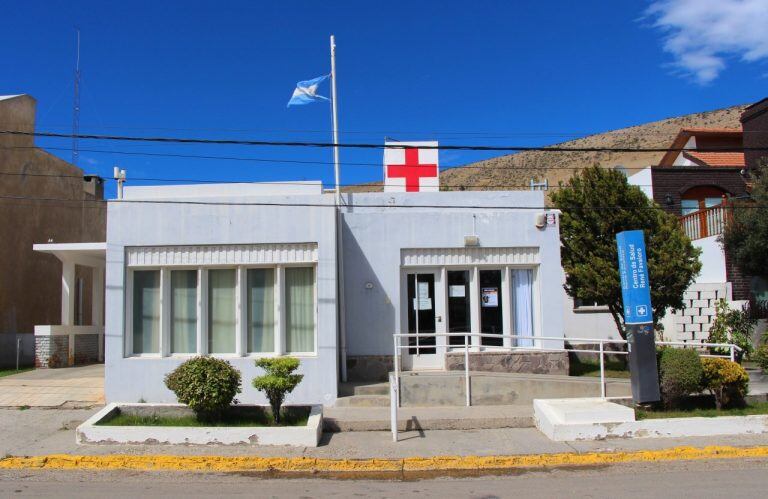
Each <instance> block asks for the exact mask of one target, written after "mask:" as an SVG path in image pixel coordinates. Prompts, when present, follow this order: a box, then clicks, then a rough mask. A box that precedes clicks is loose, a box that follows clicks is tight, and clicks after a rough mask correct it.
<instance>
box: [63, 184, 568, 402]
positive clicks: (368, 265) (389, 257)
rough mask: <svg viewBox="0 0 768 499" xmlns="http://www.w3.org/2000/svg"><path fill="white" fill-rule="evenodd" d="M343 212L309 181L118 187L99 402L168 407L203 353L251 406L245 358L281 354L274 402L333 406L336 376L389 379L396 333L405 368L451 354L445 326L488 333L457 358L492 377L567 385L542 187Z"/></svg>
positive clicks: (453, 347) (346, 202) (383, 202)
mask: <svg viewBox="0 0 768 499" xmlns="http://www.w3.org/2000/svg"><path fill="white" fill-rule="evenodd" d="M341 204H342V207H341V209H340V210H337V209H336V207H335V201H334V195H333V194H332V193H325V192H323V189H322V185H321V183H320V182H303V183H296V184H292V185H285V184H219V185H203V186H201V185H177V186H151V187H150V186H147V187H144V186H142V187H125V189H124V195H123V198H122V199H120V200H113V201H110V202H109V208H108V216H107V241H106V244H105V245H102V246H100V247H101V248H102V252H103V253H102V254H103V255H104V258H105V286H104V287H105V302H104V303H105V308H104V317H105V325H104V348H105V355H104V357H105V373H106V374H105V376H106V378H105V398H106V401H107V402H136V401H140V400H143V401H147V402H175V396H174V394H173V393H172V392H170V391H169V390H168V389H167V388H166V387H165V384H164V382H163V379H164V377H165V375H166V374H168V373H169V372H170V371H172V370H173V369H174V368H175V367H177V366H178V365H179V364H181V363H182V362H183V361H184V360H185V359H189V358H191V357H193V356H195V355H200V354H203V355H214V356H217V357H221V358H225V359H227V360H229V361H230V362H231V363H232V364H233V365H234V366H235V367H236V368H237V369H239V370H240V371H241V373H242V375H243V392H242V393H241V394H240V395H239V396H238V400H240V401H241V402H242V403H264V402H265V399H264V397H263V395H262V394H260V393H259V392H257V391H256V390H255V389H254V388H253V387H252V386H251V379H252V378H253V377H255V376H257V375H259V374H261V373H260V370H259V369H258V368H256V367H255V365H254V361H255V360H256V359H258V358H260V357H264V356H279V355H292V356H295V357H298V358H299V359H300V360H301V367H300V372H302V373H303V374H304V375H305V376H304V381H303V382H302V383H301V384H300V385H299V386H298V387H297V388H296V390H295V391H294V392H293V393H292V394H291V395H290V396H289V398H288V402H289V403H322V404H325V405H331V404H333V403H334V402H335V400H336V398H337V394H338V386H339V383H340V382H341V381H342V380H350V381H352V380H381V379H386V376H387V373H388V372H389V371H390V370H391V369H392V368H393V360H394V350H395V341H394V337H393V335H394V334H397V333H399V334H411V335H412V336H410V337H407V338H402V339H401V341H402V345H404V348H401V349H400V358H399V362H401V365H402V366H403V368H405V369H409V370H421V369H423V370H444V369H451V368H452V363H451V356H452V355H455V356H456V355H461V356H462V358H463V355H464V341H465V339H466V338H467V337H465V336H453V337H448V336H443V335H441V334H442V333H457V334H458V333H484V334H486V335H487V336H484V337H479V336H472V337H469V350H470V355H472V356H492V358H493V359H494V360H493V362H494V363H495V364H494V366H496V367H497V368H498V369H495V368H494V369H493V370H498V371H507V372H516V371H525V370H526V369H530V365H531V364H530V362H518V360H520V359H524V360H530V357H531V356H536V355H537V354H539V353H541V354H542V355H543V357H542V358H543V359H547V360H544V361H539V362H536V363H535V365H536V366H537V369H538V372H554V373H557V374H566V373H565V372H562V371H563V369H566V370H567V355H566V353H565V352H564V351H562V348H563V339H562V338H563V310H562V306H563V302H564V300H563V293H564V291H563V288H562V281H563V274H562V268H561V266H560V243H559V232H558V213H557V212H556V211H554V210H547V209H544V208H543V206H544V194H543V193H542V192H533V191H512V192H429V193H426V192H420V193H365V194H344V195H342V203H341ZM103 248H105V249H103ZM339 248H340V250H339ZM60 249H61V251H65V250H70V251H72V252H73V254H74V253H76V252H77V248H76V247H70V248H60ZM61 251H60V252H61ZM342 279H343V282H342V281H341V280H342ZM342 297H343V300H342V299H341V298H342ZM497 336H498V337H497ZM518 336H522V338H520V337H518ZM543 337H547V338H555V339H554V340H553V339H548V340H546V341H544V340H543V339H541V338H543ZM510 347H517V348H510ZM548 350H557V351H556V352H552V351H548ZM553 355H554V357H553ZM553 358H554V359H555V362H554V363H553V364H552V365H548V364H547V362H550V363H551V362H552V359H553ZM485 361H486V364H487V357H486V359H485ZM563 366H565V367H564V368H563Z"/></svg>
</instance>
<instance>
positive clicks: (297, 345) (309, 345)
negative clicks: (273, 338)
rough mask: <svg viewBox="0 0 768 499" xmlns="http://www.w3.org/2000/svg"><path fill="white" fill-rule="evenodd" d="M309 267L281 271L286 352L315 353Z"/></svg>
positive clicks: (313, 314) (312, 288) (312, 277)
mask: <svg viewBox="0 0 768 499" xmlns="http://www.w3.org/2000/svg"><path fill="white" fill-rule="evenodd" d="M314 274H315V273H314V269H313V268H312V267H288V268H286V269H285V333H286V341H285V346H286V350H287V351H288V352H289V353H291V352H313V351H314V350H315V275H314Z"/></svg>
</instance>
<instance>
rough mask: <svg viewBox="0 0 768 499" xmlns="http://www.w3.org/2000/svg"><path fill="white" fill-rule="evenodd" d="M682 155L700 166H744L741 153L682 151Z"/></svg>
mask: <svg viewBox="0 0 768 499" xmlns="http://www.w3.org/2000/svg"><path fill="white" fill-rule="evenodd" d="M683 155H684V156H685V157H687V158H688V159H690V160H691V161H694V162H696V163H699V164H701V165H702V166H731V167H744V166H746V163H745V162H744V153H743V152H697V151H684V152H683Z"/></svg>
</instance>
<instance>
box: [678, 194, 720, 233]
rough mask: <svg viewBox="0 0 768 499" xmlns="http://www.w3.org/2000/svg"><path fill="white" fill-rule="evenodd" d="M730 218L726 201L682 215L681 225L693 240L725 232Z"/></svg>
mask: <svg viewBox="0 0 768 499" xmlns="http://www.w3.org/2000/svg"><path fill="white" fill-rule="evenodd" d="M727 220H728V206H727V205H726V203H723V204H719V205H717V206H712V207H710V208H704V209H703V210H699V211H695V212H693V213H688V214H687V215H683V216H681V217H680V225H681V226H682V227H683V231H685V235H687V236H688V238H690V240H691V241H694V240H696V239H703V238H705V237H710V236H717V235H719V234H721V233H722V232H723V229H724V228H725V224H726V222H727Z"/></svg>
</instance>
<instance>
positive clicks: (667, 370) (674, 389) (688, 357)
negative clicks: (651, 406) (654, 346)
mask: <svg viewBox="0 0 768 499" xmlns="http://www.w3.org/2000/svg"><path fill="white" fill-rule="evenodd" d="M659 357H660V358H659V385H660V388H661V397H662V400H663V401H664V405H665V406H667V407H672V406H673V405H675V404H676V403H677V402H679V401H680V399H681V398H683V397H685V396H686V395H690V394H691V393H697V392H699V391H700V390H701V379H702V375H703V370H702V367H701V359H700V358H699V354H698V352H697V351H696V350H692V349H683V348H665V349H663V350H662V351H661V354H660V356H659Z"/></svg>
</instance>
